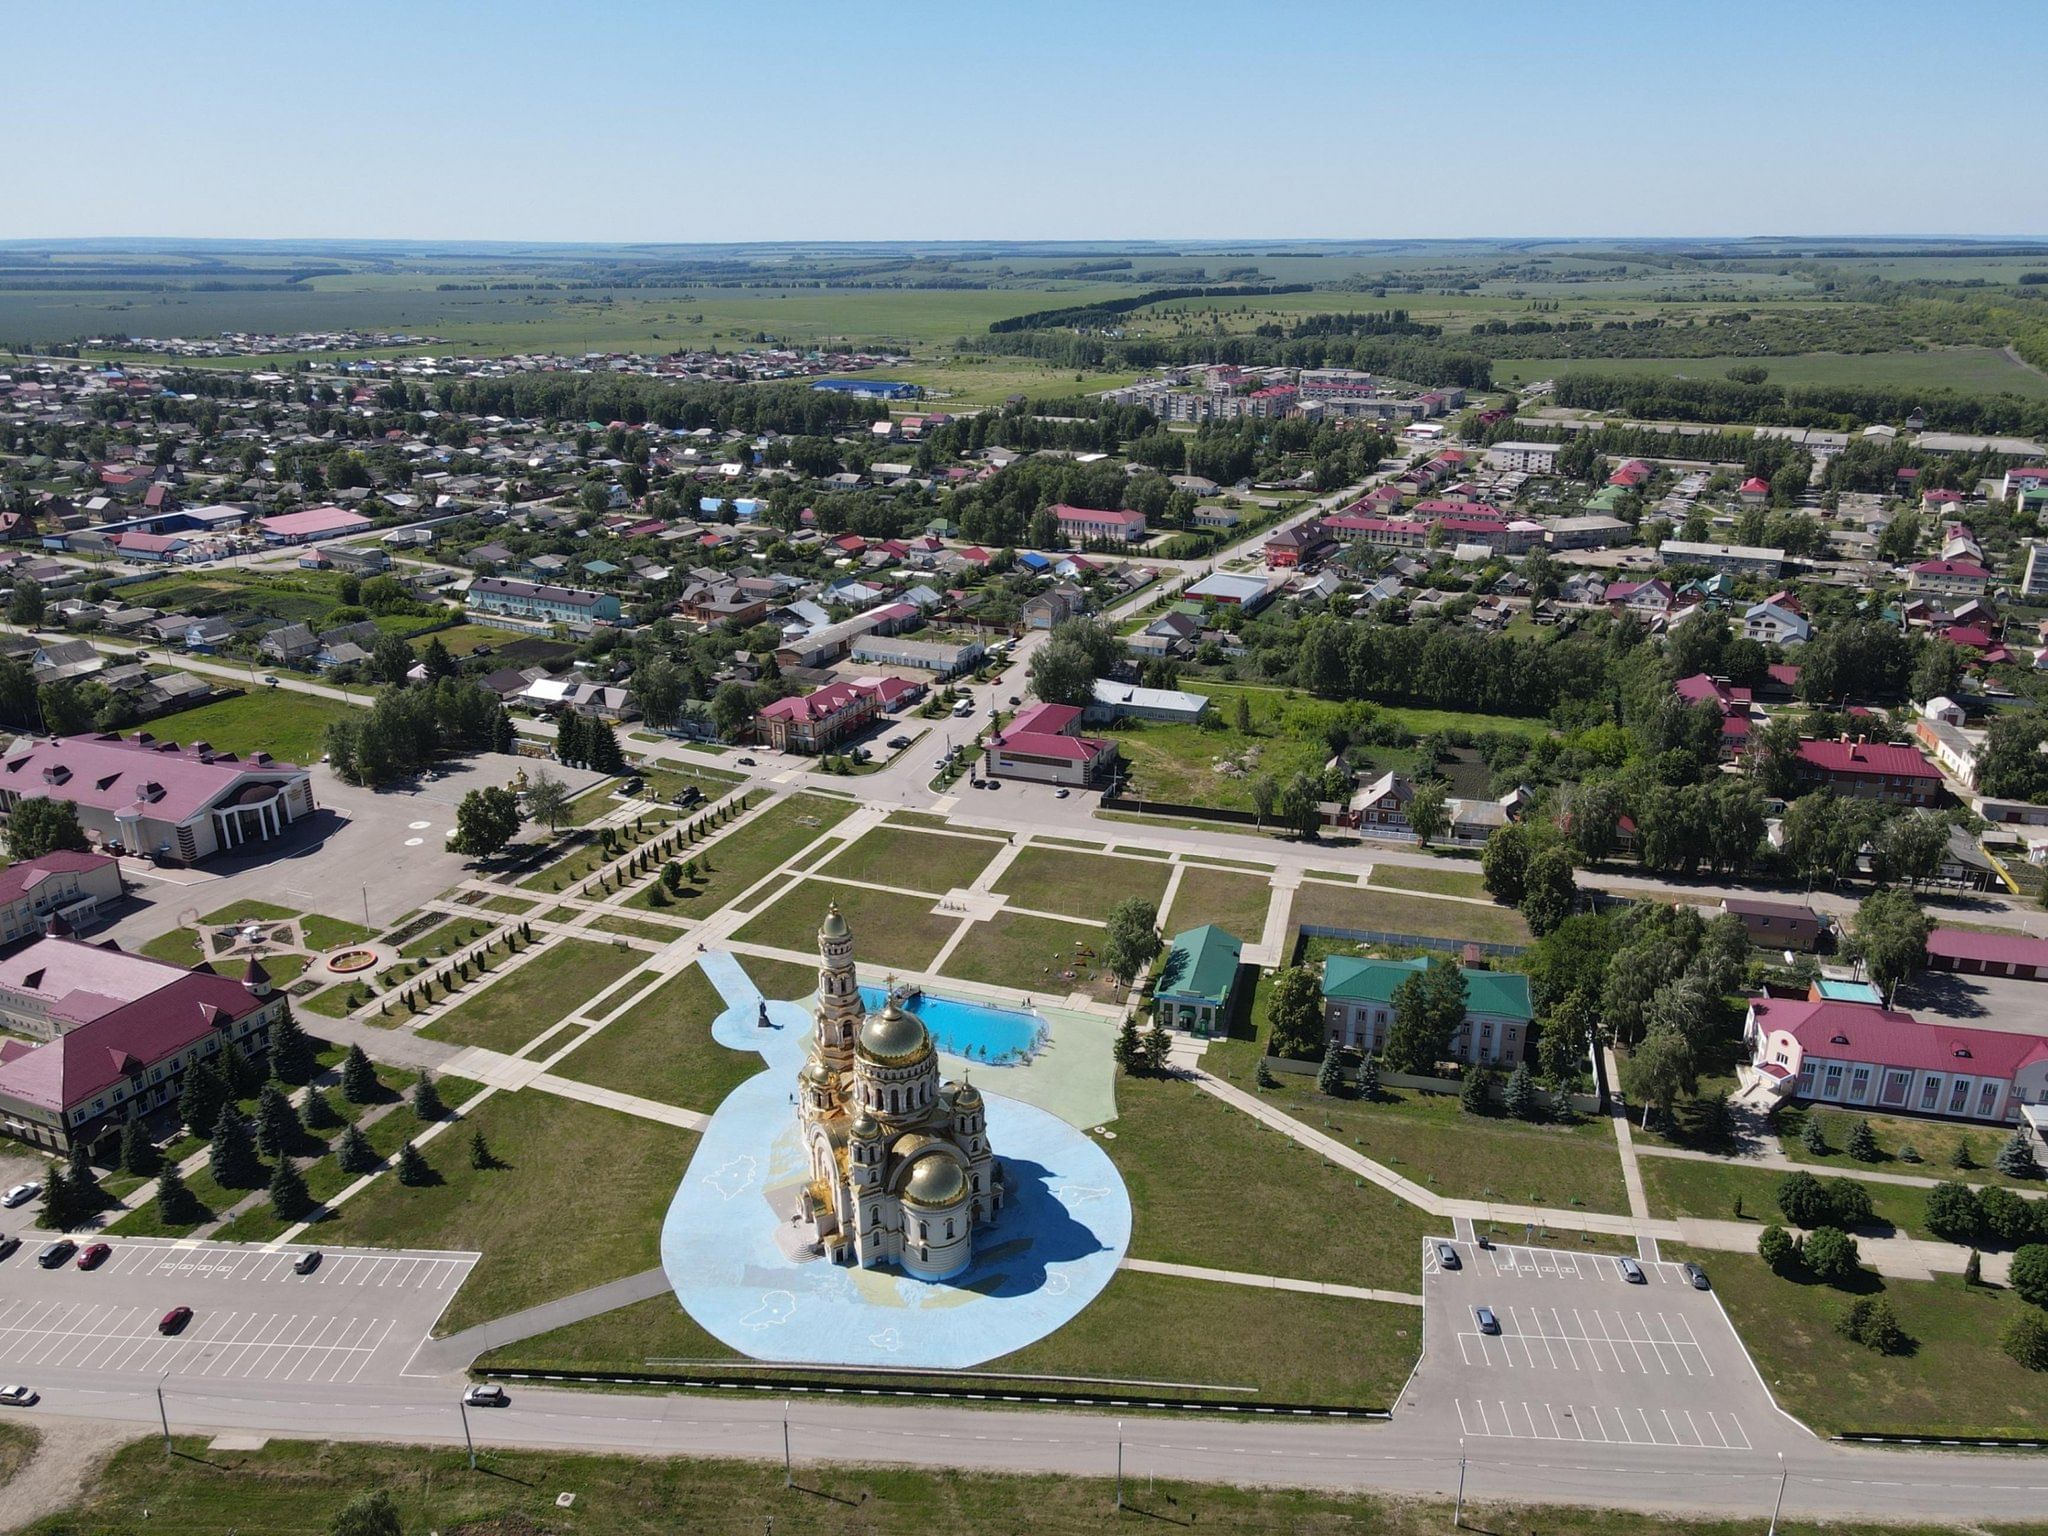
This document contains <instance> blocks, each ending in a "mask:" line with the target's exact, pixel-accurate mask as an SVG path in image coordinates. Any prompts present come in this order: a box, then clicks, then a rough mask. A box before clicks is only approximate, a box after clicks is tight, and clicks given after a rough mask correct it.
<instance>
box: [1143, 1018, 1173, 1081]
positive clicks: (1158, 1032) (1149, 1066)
mask: <svg viewBox="0 0 2048 1536" xmlns="http://www.w3.org/2000/svg"><path fill="white" fill-rule="evenodd" d="M1172 1049H1173V1036H1172V1034H1171V1033H1170V1032H1169V1031H1168V1030H1167V1028H1166V1021H1165V1020H1163V1019H1160V1018H1157V1017H1154V1019H1153V1020H1152V1027H1151V1028H1150V1029H1148V1030H1146V1031H1145V1070H1146V1071H1147V1072H1149V1073H1151V1074H1152V1075H1153V1076H1154V1077H1164V1076H1165V1075H1166V1063H1167V1059H1168V1056H1169V1053H1170V1052H1171V1051H1172Z"/></svg>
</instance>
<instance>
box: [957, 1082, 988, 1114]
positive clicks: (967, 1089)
mask: <svg viewBox="0 0 2048 1536" xmlns="http://www.w3.org/2000/svg"><path fill="white" fill-rule="evenodd" d="M953 1102H954V1104H956V1105H958V1106H959V1107H960V1108H961V1109H973V1108H974V1107H975V1106H976V1105H978V1104H980V1103H981V1090H980V1089H979V1088H977V1087H975V1086H974V1084H972V1083H962V1084H961V1085H960V1086H959V1087H958V1088H956V1089H954V1090H953Z"/></svg>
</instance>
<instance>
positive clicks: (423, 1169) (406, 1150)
mask: <svg viewBox="0 0 2048 1536" xmlns="http://www.w3.org/2000/svg"><path fill="white" fill-rule="evenodd" d="M433 1179H434V1170H433V1169H432V1168H430V1167H428V1166H427V1160H426V1159H425V1158H424V1157H422V1156H421V1155H420V1149H419V1148H418V1147H416V1146H414V1145H413V1144H412V1143H411V1142H409V1141H408V1142H407V1143H406V1144H405V1145H404V1146H402V1147H400V1148H399V1149H398V1182H399V1183H401V1184H408V1185H415V1186H417V1185H420V1184H430V1183H432V1182H433Z"/></svg>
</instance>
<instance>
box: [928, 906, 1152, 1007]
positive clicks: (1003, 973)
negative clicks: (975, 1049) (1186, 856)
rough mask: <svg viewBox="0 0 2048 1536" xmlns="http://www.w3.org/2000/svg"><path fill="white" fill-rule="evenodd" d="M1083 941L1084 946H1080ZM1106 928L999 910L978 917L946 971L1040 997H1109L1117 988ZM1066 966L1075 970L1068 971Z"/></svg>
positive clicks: (947, 964)
mask: <svg viewBox="0 0 2048 1536" xmlns="http://www.w3.org/2000/svg"><path fill="white" fill-rule="evenodd" d="M1077 945H1079V946H1081V947H1082V948H1083V949H1085V950H1086V952H1087V953H1085V954H1083V953H1080V952H1077V950H1076V946H1077ZM1101 951H1102V930H1101V929H1100V928H1090V927H1087V926H1085V925H1083V924H1081V923H1062V922H1059V921H1058V920H1056V919H1054V918H1050V917H1032V916H1029V915H1028V914H1026V913H1022V912H1000V913H998V914H996V916H994V917H992V918H990V919H989V920H988V921H987V922H983V923H976V924H975V925H974V927H973V928H972V929H970V930H969V931H968V934H967V937H966V938H964V939H962V940H961V941H960V943H959V944H958V945H957V946H956V947H955V948H954V950H953V953H952V955H951V957H950V958H948V959H947V961H946V974H947V975H949V976H958V977H959V978H961V980H963V981H981V982H987V983H988V984H989V985H991V986H997V987H1014V988H1016V990H1018V991H1019V992H1030V993H1035V994H1036V995H1038V996H1040V997H1064V996H1065V995H1066V994H1067V993H1069V992H1088V993H1091V994H1093V995H1094V996H1095V997H1097V998H1100V999H1103V1000H1108V999H1111V998H1114V997H1115V996H1117V995H1118V994H1117V988H1116V986H1115V984H1114V983H1113V982H1112V981H1111V980H1110V977H1109V975H1108V973H1107V972H1106V971H1104V970H1103V969H1102V968H1101V962H1100V960H1099V959H1098V958H1095V957H1097V956H1099V955H1100V954H1101ZM1068 971H1072V972H1073V973H1074V974H1073V975H1072V976H1071V977H1069V976H1068V975H1067V972H1068Z"/></svg>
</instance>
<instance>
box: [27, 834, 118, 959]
mask: <svg viewBox="0 0 2048 1536" xmlns="http://www.w3.org/2000/svg"><path fill="white" fill-rule="evenodd" d="M121 890H122V886H121V866H120V864H119V863H118V862H116V861H115V860H113V859H110V858H108V857H107V856H106V855H105V854H103V853H74V852H73V851H72V850H70V849H68V848H59V849H55V850H53V851H52V852H49V853H45V854H42V855H40V856H39V857H37V858H33V859H23V860H22V861H21V862H20V863H19V864H10V865H8V866H7V868H5V869H0V945H5V944H13V943H15V942H17V941H18V940H21V939H28V938H34V937H35V936H36V935H38V934H40V933H41V932H42V931H43V924H44V923H45V922H47V921H48V920H49V919H50V918H52V917H61V918H63V919H64V921H65V923H66V924H68V925H69V926H70V927H71V929H72V930H73V931H74V932H75V931H77V930H80V929H83V928H85V927H87V926H88V925H90V924H91V923H93V922H95V921H97V920H98V918H99V914H100V908H101V907H102V906H103V905H105V906H112V905H113V904H114V903H115V902H117V901H119V900H120V899H121Z"/></svg>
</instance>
